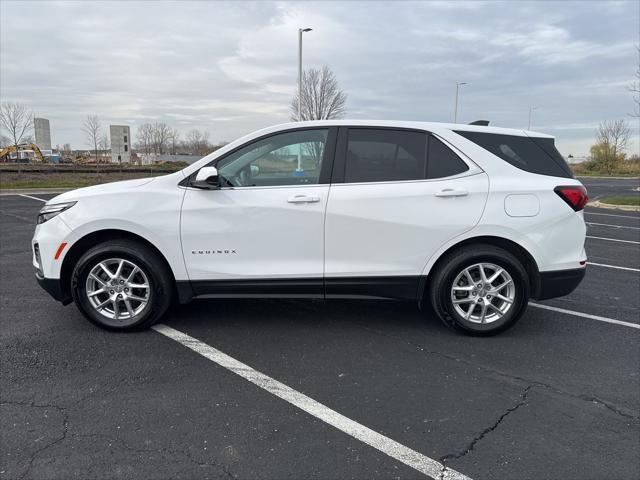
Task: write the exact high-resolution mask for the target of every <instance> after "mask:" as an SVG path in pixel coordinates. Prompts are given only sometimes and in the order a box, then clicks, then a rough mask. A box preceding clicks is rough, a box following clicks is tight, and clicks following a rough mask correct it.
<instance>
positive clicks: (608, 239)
mask: <svg viewBox="0 0 640 480" xmlns="http://www.w3.org/2000/svg"><path fill="white" fill-rule="evenodd" d="M587 238H593V239H595V240H607V241H609V242H622V243H634V244H636V245H640V242H636V241H635V240H620V239H619V238H605V237H591V236H589V235H587Z"/></svg>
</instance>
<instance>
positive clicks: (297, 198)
mask: <svg viewBox="0 0 640 480" xmlns="http://www.w3.org/2000/svg"><path fill="white" fill-rule="evenodd" d="M319 201H320V197H316V196H314V195H293V196H291V197H289V198H287V202H289V203H315V202H319Z"/></svg>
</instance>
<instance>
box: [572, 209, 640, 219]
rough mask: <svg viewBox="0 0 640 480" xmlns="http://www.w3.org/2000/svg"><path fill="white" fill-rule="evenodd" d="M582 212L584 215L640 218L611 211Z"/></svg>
mask: <svg viewBox="0 0 640 480" xmlns="http://www.w3.org/2000/svg"><path fill="white" fill-rule="evenodd" d="M584 214H585V215H602V216H603V217H620V218H635V219H638V218H640V217H638V216H635V215H616V214H613V213H595V212H587V211H586V210H585V211H584Z"/></svg>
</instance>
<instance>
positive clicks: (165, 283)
mask: <svg viewBox="0 0 640 480" xmlns="http://www.w3.org/2000/svg"><path fill="white" fill-rule="evenodd" d="M114 258H115V259H124V260H126V261H129V262H133V264H135V266H137V267H138V268H139V269H140V270H141V271H142V272H143V274H144V275H145V276H146V279H147V280H148V285H149V288H148V294H147V295H148V296H147V297H145V298H146V300H147V303H146V305H145V306H143V307H142V306H141V307H140V311H139V312H135V315H133V316H131V318H127V319H126V320H123V321H118V320H116V319H113V318H108V317H107V316H105V315H103V314H102V313H100V312H99V311H98V310H96V308H95V307H94V305H93V304H92V303H91V301H90V299H89V297H88V295H87V277H88V276H89V273H90V272H91V270H92V269H93V268H94V267H96V266H97V265H98V264H99V263H100V262H101V261H108V259H114ZM92 278H93V277H92ZM172 278H173V277H172V275H171V273H170V271H169V269H168V267H167V266H166V263H165V261H164V259H163V258H161V257H160V256H159V255H158V254H157V253H156V252H154V251H153V250H151V249H150V248H148V247H147V246H145V245H144V244H142V243H141V242H136V241H134V240H129V239H116V240H110V241H107V242H104V243H101V244H98V245H96V246H95V247H92V248H91V249H90V250H88V251H87V252H86V253H85V254H84V255H83V256H82V257H81V258H80V259H79V260H78V262H77V263H76V265H75V267H74V270H73V274H72V275H71V294H72V296H73V300H74V302H75V304H76V306H77V307H78V309H79V310H80V312H82V314H83V315H84V316H85V317H86V318H87V319H88V320H89V321H90V322H92V323H94V324H96V325H98V326H99V327H101V328H104V329H106V330H112V331H121V332H124V331H137V330H143V329H146V328H148V327H150V326H151V325H153V324H154V323H156V322H157V321H158V320H159V319H160V317H162V315H163V314H164V313H165V312H166V310H167V308H168V307H169V305H170V304H171V301H172V297H173V291H174V288H173V280H172ZM146 290H147V289H145V290H144V291H145V292H146ZM140 305H141V304H140Z"/></svg>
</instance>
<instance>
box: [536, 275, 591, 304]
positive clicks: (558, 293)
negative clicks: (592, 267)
mask: <svg viewBox="0 0 640 480" xmlns="http://www.w3.org/2000/svg"><path fill="white" fill-rule="evenodd" d="M586 271H587V269H586V267H583V268H574V269H571V270H555V271H552V272H540V273H539V275H538V285H537V287H536V289H535V294H534V295H532V297H533V298H535V299H536V300H547V299H549V298H556V297H562V296H564V295H569V294H570V293H571V292H573V291H574V290H575V289H576V288H577V286H578V285H580V282H582V279H583V278H584V275H585V272H586Z"/></svg>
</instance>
